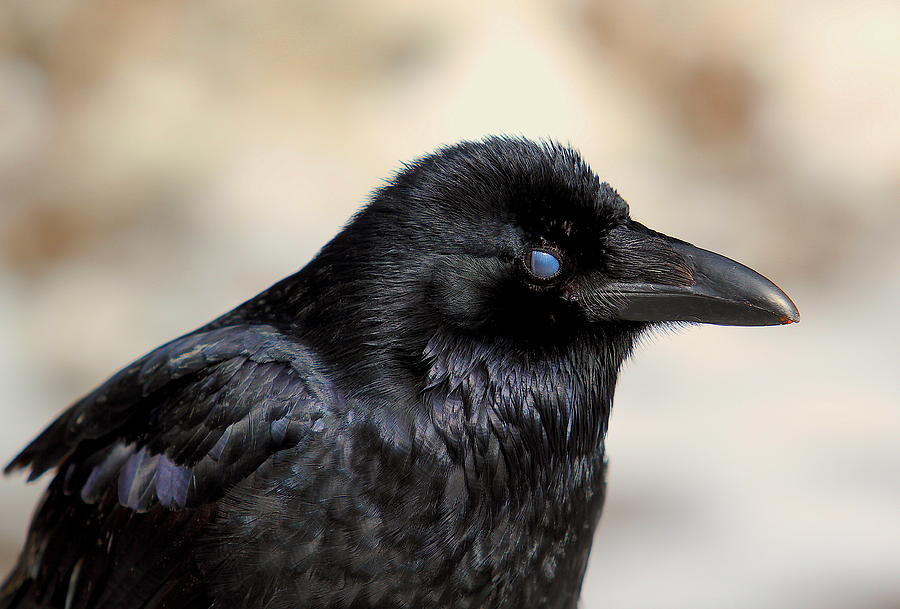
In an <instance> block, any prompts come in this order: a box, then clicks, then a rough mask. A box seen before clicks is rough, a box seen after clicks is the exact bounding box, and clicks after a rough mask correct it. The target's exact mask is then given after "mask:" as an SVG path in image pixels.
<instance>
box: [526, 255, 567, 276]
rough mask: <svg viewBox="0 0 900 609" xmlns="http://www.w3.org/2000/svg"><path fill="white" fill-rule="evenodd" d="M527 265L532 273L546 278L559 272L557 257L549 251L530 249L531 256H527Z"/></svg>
mask: <svg viewBox="0 0 900 609" xmlns="http://www.w3.org/2000/svg"><path fill="white" fill-rule="evenodd" d="M528 266H529V268H530V269H531V272H532V273H534V274H535V275H537V276H538V277H541V278H543V279H547V278H548V277H553V276H554V275H556V274H557V273H558V272H559V266H560V264H559V259H558V258H557V257H556V256H554V255H553V254H551V253H550V252H545V251H542V250H532V252H531V256H529V260H528Z"/></svg>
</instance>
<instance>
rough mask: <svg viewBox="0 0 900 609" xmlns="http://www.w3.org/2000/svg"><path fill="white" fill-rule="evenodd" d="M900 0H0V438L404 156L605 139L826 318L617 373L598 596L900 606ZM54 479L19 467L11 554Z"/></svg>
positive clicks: (310, 243) (651, 189)
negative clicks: (473, 144)
mask: <svg viewBox="0 0 900 609" xmlns="http://www.w3.org/2000/svg"><path fill="white" fill-rule="evenodd" d="M898 108H900V4H898V3H896V2H888V1H883V2H882V1H876V0H855V1H853V2H850V1H835V0H791V1H787V2H784V1H780V0H760V1H758V2H752V3H745V2H732V1H730V0H691V1H687V2H670V1H667V0H633V1H631V2H615V1H612V0H608V1H607V0H580V1H566V2H551V1H550V0H546V1H538V0H528V1H521V2H495V3H466V2H453V3H436V4H430V3H421V2H412V1H404V0H389V1H380V2H377V3H351V2H346V1H337V2H330V3H327V2H311V1H308V0H293V1H270V0H265V1H261V2H238V1H235V0H216V1H213V2H190V1H183V0H180V1H175V0H158V1H156V2H138V1H134V0H132V1H130V2H121V1H117V2H114V1H112V0H80V1H75V0H60V1H53V2H31V1H29V0H3V1H2V3H0V336H2V341H0V390H2V393H0V395H2V397H0V414H2V420H3V424H2V425H0V455H2V459H3V461H6V460H8V459H9V458H11V457H12V456H13V454H14V453H15V452H16V451H17V450H18V449H19V448H20V447H21V446H22V445H23V444H24V443H25V442H26V440H28V439H29V438H30V437H32V436H33V435H34V434H35V433H36V432H37V431H39V429H40V428H41V427H43V426H44V425H45V424H46V423H47V422H48V421H49V420H50V419H51V417H52V416H53V415H54V414H55V413H57V412H59V411H60V410H61V409H62V408H63V407H64V406H66V404H67V403H69V402H71V401H72V400H73V399H74V398H75V397H77V396H79V395H80V394H82V393H84V392H86V391H87V390H89V389H91V388H92V387H93V386H94V385H95V384H97V383H98V382H99V381H101V380H103V379H104V378H105V377H106V376H107V375H108V374H110V373H112V372H113V371H115V370H116V369H117V368H118V367H119V366H120V365H122V364H124V363H125V362H126V361H129V360H131V359H133V358H135V357H137V356H139V355H141V354H142V353H144V352H145V351H147V350H148V349H150V348H152V347H154V346H156V345H157V344H158V343H160V342H162V341H164V340H167V339H169V338H171V337H173V336H175V335H178V334H180V333H182V332H184V331H187V330H190V329H192V328H193V327H195V326H197V325H199V324H200V323H202V322H204V321H206V320H208V319H210V318H212V317H214V316H216V315H218V314H219V313H221V312H223V311H225V310H226V309H228V308H231V306H233V305H235V304H237V303H238V302H240V301H242V300H244V299H245V298H247V297H249V296H251V295H253V294H255V293H256V292H257V291H259V290H261V289H263V288H265V287H266V286H268V285H269V284H270V283H272V282H274V281H275V280H277V279H279V278H281V277H282V276H285V275H287V274H289V273H291V272H293V271H294V270H296V269H297V268H299V267H300V266H302V265H303V264H304V263H305V262H306V261H307V260H308V259H309V258H310V257H311V256H313V254H314V253H315V252H316V250H317V249H318V248H319V247H320V246H321V245H322V244H323V243H324V242H325V241H326V240H327V239H328V238H329V237H330V236H331V235H333V234H334V233H335V232H336V231H337V230H338V229H339V228H340V226H341V225H342V224H343V223H344V222H345V221H346V219H347V218H348V217H349V216H350V214H352V213H353V211H354V210H355V209H357V208H358V207H359V206H360V205H361V204H362V203H363V202H364V201H365V200H366V197H367V194H368V192H369V191H370V190H371V189H372V188H373V187H375V186H377V185H379V184H380V183H381V180H382V179H383V178H385V177H386V176H389V175H390V174H391V172H392V171H394V170H395V169H396V168H398V166H399V163H400V162H401V161H403V160H407V159H410V158H413V157H415V156H417V155H419V154H421V153H424V152H426V151H429V150H432V149H434V148H435V147H436V146H438V145H441V144H445V143H452V142H455V141H457V140H460V139H463V138H477V137H480V136H482V135H485V134H490V133H508V134H520V135H526V136H531V137H552V138H556V139H558V140H561V141H564V142H569V143H571V144H572V145H574V146H576V147H578V148H579V149H581V151H582V152H583V153H584V155H585V157H586V158H587V159H588V160H589V161H590V162H591V164H592V166H593V167H594V168H595V170H596V171H597V172H598V173H599V174H600V175H601V176H602V177H603V178H604V179H606V180H608V181H609V182H611V183H612V184H613V185H614V186H615V187H616V188H617V189H618V190H619V192H620V193H621V194H622V195H623V196H624V197H625V198H626V199H627V200H628V201H629V202H630V203H631V206H632V211H633V215H634V216H635V217H636V218H638V219H639V220H641V221H643V222H645V223H646V224H648V225H650V226H652V227H654V228H656V229H658V230H661V231H663V232H666V233H669V234H672V235H677V236H679V237H681V238H684V239H686V240H689V241H692V242H694V243H696V244H698V245H701V246H703V247H706V248H709V249H713V250H716V251H720V252H723V253H725V254H727V255H729V256H731V257H734V258H736V259H738V260H741V261H743V262H745V263H747V264H749V265H751V266H753V267H755V268H758V269H760V270H761V271H762V272H763V273H765V274H766V275H768V276H770V277H771V278H772V279H774V280H775V281H776V282H777V283H779V284H780V285H781V286H782V287H784V288H785V289H786V290H787V291H788V292H789V293H790V294H791V296H792V297H793V298H794V300H795V301H796V302H797V304H798V306H799V308H800V310H801V313H802V319H803V321H802V323H800V324H799V325H794V326H790V327H781V328H763V329H748V328H720V327H696V328H691V329H688V330H685V331H681V332H677V333H674V334H671V335H664V336H659V337H657V338H656V340H654V341H652V343H648V344H647V345H646V346H644V347H642V348H641V349H640V351H639V353H638V354H637V355H636V357H635V358H634V361H633V362H631V363H630V364H629V365H628V367H627V369H626V371H625V373H624V375H623V377H622V379H621V383H620V388H619V392H618V397H617V401H616V409H615V412H614V414H613V420H612V425H611V432H610V436H609V452H610V455H611V475H610V491H609V498H608V503H607V510H606V513H605V516H604V519H603V521H602V524H601V527H600V530H599V533H598V539H597V543H596V545H595V549H594V554H593V557H592V562H591V566H590V570H589V574H588V577H587V580H586V585H585V590H584V606H585V607H586V608H588V609H593V608H599V607H604V608H614V609H628V608H634V609H656V608H659V609H679V608H685V609H688V608H690V609H704V608H709V609H721V608H729V609H744V608H746V609H750V608H753V609H760V608H790V609H831V608H839V607H840V608H846V607H852V608H856V609H889V608H897V607H900V380H898V377H900V373H898V368H900V357H898V351H900V349H898V346H900V316H898V306H900V282H898V280H900V238H898V234H900V110H898ZM42 485H43V482H42V483H38V484H33V485H28V486H26V485H25V484H24V480H23V479H22V478H21V477H17V478H14V479H6V480H3V481H0V498H2V518H0V573H2V572H5V571H6V570H7V569H8V568H9V567H10V566H11V564H12V561H13V560H14V555H15V553H16V552H17V551H18V547H19V545H20V543H21V541H22V539H23V536H24V531H25V528H26V526H27V519H28V516H29V513H30V511H31V510H32V508H33V505H34V503H35V501H36V500H37V497H38V494H39V493H40V491H41V487H42Z"/></svg>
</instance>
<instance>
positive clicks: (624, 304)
mask: <svg viewBox="0 0 900 609" xmlns="http://www.w3.org/2000/svg"><path fill="white" fill-rule="evenodd" d="M656 234H657V235H659V234H658V233H656ZM659 236H660V237H664V236H663V235H659ZM667 239H668V238H667ZM667 245H668V246H669V247H670V248H671V249H672V250H674V252H675V254H677V256H678V257H680V258H682V259H683V261H684V263H685V267H686V268H688V269H690V274H691V275H692V276H693V279H692V280H693V284H692V285H666V284H662V283H652V282H651V283H643V282H619V283H615V284H613V285H611V286H608V288H607V289H608V290H609V291H610V292H612V293H614V294H615V295H616V298H615V300H616V302H617V303H618V308H617V316H618V317H619V318H620V319H626V320H632V321H691V322H700V323H707V324H719V325H724V326H774V325H779V324H790V323H795V322H798V321H800V313H799V311H797V307H796V306H794V303H793V302H791V299H790V298H788V295H787V294H785V293H784V292H783V291H781V289H779V287H778V286H776V285H775V284H774V283H772V282H771V281H769V280H768V279H766V278H765V277H763V276H762V275H760V274H759V273H757V272H756V271H754V270H753V269H750V268H747V267H746V266H744V265H742V264H739V263H737V262H735V261H734V260H731V259H730V258H726V257H725V256H720V255H719V254H716V253H714V252H710V251H708V250H704V249H700V248H699V247H694V246H693V245H690V244H689V243H684V242H682V241H676V240H671V241H667Z"/></svg>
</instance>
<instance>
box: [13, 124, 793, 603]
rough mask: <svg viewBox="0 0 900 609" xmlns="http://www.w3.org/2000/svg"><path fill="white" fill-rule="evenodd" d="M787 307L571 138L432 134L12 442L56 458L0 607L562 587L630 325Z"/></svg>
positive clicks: (503, 597)
mask: <svg viewBox="0 0 900 609" xmlns="http://www.w3.org/2000/svg"><path fill="white" fill-rule="evenodd" d="M798 318H799V317H798V312H797V309H796V308H795V306H794V305H793V303H792V302H791V301H790V299H789V298H788V297H787V295H786V294H784V292H782V291H781V290H780V289H778V288H777V287H776V286H775V285H774V284H773V283H771V282H770V281H768V280H767V279H765V278H764V277H762V276H761V275H759V274H757V273H756V272H754V271H752V270H750V269H749V268H747V267H744V266H742V265H740V264H738V263H737V262H734V261H732V260H730V259H728V258H725V257H723V256H720V255H718V254H715V253H712V252H709V251H706V250H703V249H700V248H697V247H694V246H693V245H690V244H689V243H686V242H684V241H681V240H678V239H675V238H672V237H668V236H666V235H663V234H661V233H658V232H656V231H653V230H651V229H649V228H647V227H646V226H644V225H643V224H640V223H639V222H636V221H634V220H632V219H631V217H630V215H629V208H628V205H627V204H626V203H625V201H624V200H623V199H622V198H621V197H620V196H619V195H618V194H617V193H616V191H615V190H613V188H612V187H610V186H609V185H608V184H607V183H606V182H601V181H600V179H599V178H598V177H597V175H596V174H595V173H594V172H593V171H592V170H591V169H590V168H589V167H588V165H587V164H586V163H585V162H584V161H583V160H582V158H581V156H580V155H579V154H578V153H577V152H575V151H574V150H572V149H570V148H568V147H566V146H563V145H560V144H557V143H553V142H533V141H529V140H526V139H520V138H511V137H490V138H486V139H483V140H479V141H470V142H463V143H460V144H457V145H453V146H448V147H444V148H441V149H439V150H438V151H437V152H435V153H433V154H431V155H427V156H424V157H422V158H420V159H419V160H417V161H414V162H412V163H410V164H407V165H405V166H404V167H403V168H402V169H401V170H400V171H399V172H398V173H397V175H396V176H395V177H394V178H393V179H392V180H391V181H390V182H389V183H387V184H386V185H385V186H384V187H382V188H380V189H378V190H376V191H375V192H374V194H373V195H372V197H371V200H370V202H369V203H368V205H367V206H365V207H364V208H363V209H362V211H360V212H359V213H357V214H356V216H355V217H354V218H353V219H352V220H351V221H350V222H349V223H348V224H347V226H346V227H345V228H344V229H343V230H342V231H341V232H340V233H339V234H338V235H337V236H336V237H334V239H332V240H331V241H330V242H329V243H328V244H327V245H325V246H324V247H323V248H322V250H321V251H320V252H319V253H318V254H317V256H316V257H315V258H314V259H313V260H312V261H311V262H310V263H309V264H307V265H306V266H305V267H304V268H302V269H301V270H300V271H299V272H297V273H296V274H294V275H292V276H290V277H288V278H286V279H284V280H282V281H280V282H278V283H276V284H275V285H274V286H272V287H270V288H269V289H267V290H265V291H263V292H262V293H260V294H259V295H258V296H256V297H254V298H252V299H250V300H248V301H247V302H245V303H244V304H241V305H239V306H238V307H237V308H235V309H233V310H232V311H230V312H228V313H226V314H224V315H223V316H221V317H219V318H218V319H216V320H214V321H212V322H211V323H208V324H206V325H205V326H202V327H201V328H199V329H197V330H195V331H193V332H190V333H189V334H186V335H184V336H182V337H180V338H176V339H175V340H173V341H171V342H169V343H166V344H164V345H162V346H161V347H159V348H157V349H155V350H153V351H151V352H150V353H149V354H147V355H145V356H144V357H142V358H140V359H138V360H137V361H135V362H134V363H132V364H130V365H128V366H127V367H125V368H123V369H122V370H121V371H119V372H118V373H116V374H115V375H113V376H112V377H111V378H110V379H109V380H107V381H106V382H105V383H103V384H102V385H100V386H99V387H98V388H97V389H95V390H94V391H93V392H91V393H89V394H88V395H87V396H86V397H84V398H82V399H81V400H79V401H77V402H76V403H75V404H74V405H72V406H71V407H70V408H69V409H68V410H66V411H65V412H63V414H62V415H61V416H59V418H57V419H56V420H55V421H54V422H53V423H51V424H50V426H49V427H47V428H46V430H45V431H44V432H43V433H41V434H40V435H39V436H38V437H37V439H35V440H34V441H33V442H32V443H31V444H30V445H28V447H27V448H25V449H24V450H23V451H22V452H21V454H19V455H18V456H17V457H16V458H15V459H14V460H13V461H12V462H11V463H10V464H9V466H8V467H7V468H6V471H7V472H13V471H16V470H20V469H28V470H30V475H29V480H33V479H35V478H38V477H40V476H41V475H43V474H44V473H46V472H50V471H52V472H55V474H54V477H53V479H52V481H51V482H50V484H49V487H48V489H47V491H46V494H45V495H44V497H43V500H42V501H41V503H40V506H39V507H38V508H37V511H36V514H35V516H34V520H33V522H32V525H31V529H30V532H29V534H28V537H27V540H26V543H25V547H24V549H23V550H22V553H21V556H20V558H19V561H18V564H17V565H16V566H15V568H14V569H13V571H12V573H11V574H10V575H9V578H8V579H7V581H6V583H5V584H4V585H3V587H2V590H0V608H2V609H12V608H19V609H24V608H37V607H41V608H51V607H53V608H57V607H58V608H60V609H63V608H64V609H82V608H92V609H138V608H141V609H151V608H163V607H165V608H168V609H213V608H215V609H221V608H225V607H228V608H229V609H250V608H260V609H261V608H266V609H287V608H292V609H320V608H321V609H326V608H328V609H338V608H340V609H365V608H378V609H400V608H417V609H428V608H436V609H437V608H439V609H451V608H452V609H464V608H465V609H501V608H523V607H527V608H535V609H572V608H574V607H575V606H576V603H577V600H578V597H579V592H580V588H581V582H582V579H583V576H584V573H585V567H586V564H587V560H588V554H589V552H590V549H591V543H592V540H593V537H594V529H595V528H596V525H597V521H598V518H599V517H600V512H601V508H602V505H603V500H604V496H605V470H606V455H605V450H604V438H605V436H606V433H607V422H608V418H609V414H610V408H611V407H612V403H613V393H614V390H615V386H616V378H617V375H618V372H619V369H620V367H621V365H622V363H623V361H624V360H625V359H626V358H627V357H628V356H629V355H630V353H631V352H632V348H633V346H634V345H635V341H636V340H637V339H638V338H639V337H641V336H642V335H643V334H645V333H647V332H648V331H649V330H651V329H653V328H654V327H658V326H659V325H661V324H662V325H664V324H669V323H673V322H674V323H679V322H700V323H713V324H731V325H776V324H785V323H791V322H795V321H798Z"/></svg>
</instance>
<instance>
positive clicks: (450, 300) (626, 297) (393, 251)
mask: <svg viewBox="0 0 900 609" xmlns="http://www.w3.org/2000/svg"><path fill="white" fill-rule="evenodd" d="M309 275H310V276H311V277H315V278H318V280H317V281H316V283H317V285H319V286H320V287H321V289H327V290H332V291H335V290H336V291H335V294H334V298H331V299H329V300H330V302H334V303H337V302H339V303H341V305H340V306H339V307H338V309H341V308H344V307H349V308H350V309H352V310H348V311H344V312H343V313H341V314H338V313H336V311H337V310H338V309H331V311H332V313H330V314H329V313H326V312H320V313H321V315H320V316H319V317H321V316H322V315H324V317H322V318H321V319H320V320H317V323H321V322H328V321H331V322H334V323H336V324H337V327H338V329H340V328H342V327H348V326H347V324H348V323H350V321H351V320H364V321H363V322H362V323H363V324H364V326H365V328H363V329H364V330H366V331H364V332H363V333H362V334H363V335H367V336H369V338H368V339H367V340H369V342H370V343H375V344H389V343H393V342H397V341H400V342H409V343H410V344H409V345H408V346H409V347H411V348H412V351H413V352H416V351H418V352H419V353H421V351H420V348H421V346H422V344H423V343H424V342H426V341H427V340H429V338H430V337H431V336H432V335H433V334H434V332H435V331H437V330H439V329H441V330H449V331H452V332H455V333H462V334H469V335H472V336H476V337H479V338H484V337H499V338H502V339H504V340H505V341H513V342H514V343H519V344H522V345H529V344H530V345H546V344H550V343H556V344H559V343H561V342H562V343H564V342H566V341H569V340H572V339H573V337H576V336H579V335H582V334H584V333H586V332H590V331H591V329H595V330H596V329H603V332H604V333H605V334H606V335H608V334H609V331H611V330H612V331H615V330H623V331H625V332H628V333H633V332H634V331H636V330H638V331H639V330H640V329H642V328H644V327H646V326H647V325H648V324H652V323H653V322H669V321H686V322H703V323H715V324H729V325H772V324H783V323H790V322H794V321H797V319H798V313H797V309H796V308H795V307H794V305H793V304H792V303H791V301H790V299H789V298H788V297H787V296H786V295H785V294H784V293H783V292H782V291H781V290H779V289H778V288H777V287H776V286H775V285H774V284H772V283H771V282H770V281H768V280H767V279H765V278H764V277H762V276H761V275H759V274H758V273H756V272H754V271H752V270H750V269H748V268H747V267H744V266H742V265H740V264H738V263H737V262H734V261H732V260H729V259H728V258H725V257H723V256H720V255H718V254H714V253H712V252H708V251H706V250H702V249H699V248H696V247H694V246H692V245H690V244H688V243H685V242H683V241H679V240H678V239H674V238H672V237H668V236H666V235H663V234H660V233H657V232H655V231H653V230H650V229H648V228H647V227H645V226H643V225H642V224H639V223H638V222H635V221H634V220H632V219H631V217H630V215H629V209H628V205H627V204H626V203H625V201H624V200H623V199H622V198H621V197H620V196H619V195H618V194H617V193H616V191H615V190H614V189H613V188H612V187H611V186H609V185H608V184H606V183H604V182H601V181H600V180H599V178H598V177H597V176H596V175H595V174H594V173H593V172H592V171H591V169H590V168H589V167H588V166H587V164H586V163H585V162H584V161H583V160H582V159H581V157H580V156H579V154H578V153H577V152H575V151H574V150H572V149H570V148H567V147H564V146H561V145H557V144H538V143H535V142H531V141H528V140H524V139H513V138H489V139H486V140H483V141H479V142H464V143H461V144H458V145H455V146H450V147H446V148H443V149H441V150H439V151H437V152H436V153H434V154H432V155H429V156H426V157H423V158H422V159H420V160H418V161H415V162H413V163H411V164H409V165H407V166H406V167H405V168H404V169H403V170H402V171H400V172H399V173H398V175H397V176H396V177H395V178H394V179H393V180H392V181H391V182H390V183H389V184H388V185H387V186H385V187H383V188H381V189H379V190H378V191H376V193H375V195H374V197H373V201H372V203H371V204H370V205H369V206H367V207H366V208H364V209H363V210H362V211H361V212H360V213H359V214H358V215H357V216H356V218H355V219H354V220H353V221H352V222H351V223H350V224H349V225H348V227H347V228H346V229H345V230H344V232H343V233H342V234H341V235H339V236H338V237H337V238H336V239H335V240H334V241H332V243H331V244H329V245H328V246H327V247H326V248H325V249H324V250H323V252H322V253H321V254H320V256H319V258H318V259H317V260H316V261H315V262H314V263H313V264H312V265H311V270H310V273H309ZM326 325H327V324H326ZM348 328H349V327H348ZM338 331H340V330H338ZM359 331H360V328H359V327H358V326H357V327H354V328H353V329H352V332H351V331H350V330H349V329H348V331H347V332H346V333H344V332H340V333H341V334H342V335H344V336H357V335H359ZM372 335H378V336H380V337H381V339H382V340H383V341H384V342H382V343H378V341H377V340H373V339H372ZM340 340H343V339H340Z"/></svg>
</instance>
